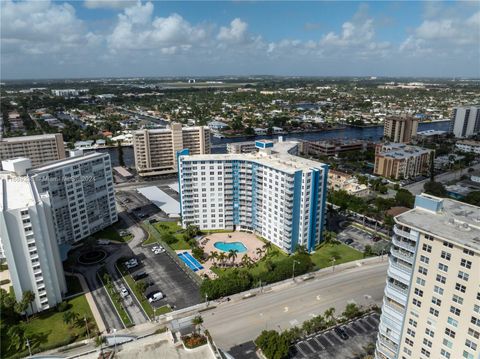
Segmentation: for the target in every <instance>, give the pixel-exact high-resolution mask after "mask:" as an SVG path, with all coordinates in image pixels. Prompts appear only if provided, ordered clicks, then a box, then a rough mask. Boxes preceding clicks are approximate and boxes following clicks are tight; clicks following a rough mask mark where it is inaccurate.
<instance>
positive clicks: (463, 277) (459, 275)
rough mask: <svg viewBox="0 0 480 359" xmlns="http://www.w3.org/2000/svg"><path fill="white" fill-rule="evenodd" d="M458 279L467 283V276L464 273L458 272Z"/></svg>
mask: <svg viewBox="0 0 480 359" xmlns="http://www.w3.org/2000/svg"><path fill="white" fill-rule="evenodd" d="M458 278H460V279H463V280H464V281H468V274H467V273H465V272H462V271H459V272H458Z"/></svg>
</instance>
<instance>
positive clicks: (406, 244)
mask: <svg viewBox="0 0 480 359" xmlns="http://www.w3.org/2000/svg"><path fill="white" fill-rule="evenodd" d="M392 243H393V244H394V245H396V246H397V247H400V248H403V249H405V250H407V251H410V252H415V245H414V244H412V241H409V240H401V239H400V238H399V237H397V236H393V237H392Z"/></svg>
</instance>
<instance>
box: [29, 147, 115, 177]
mask: <svg viewBox="0 0 480 359" xmlns="http://www.w3.org/2000/svg"><path fill="white" fill-rule="evenodd" d="M105 156H108V157H110V155H109V154H108V153H103V152H89V153H85V154H83V155H80V156H75V157H69V158H66V159H61V160H56V161H51V162H48V164H46V165H45V166H41V167H37V168H35V169H32V170H30V171H28V173H29V174H31V175H34V174H36V173H39V172H44V171H48V170H53V169H56V168H59V167H64V166H67V165H69V164H74V163H77V162H82V161H85V160H90V159H93V158H96V157H98V158H101V157H105Z"/></svg>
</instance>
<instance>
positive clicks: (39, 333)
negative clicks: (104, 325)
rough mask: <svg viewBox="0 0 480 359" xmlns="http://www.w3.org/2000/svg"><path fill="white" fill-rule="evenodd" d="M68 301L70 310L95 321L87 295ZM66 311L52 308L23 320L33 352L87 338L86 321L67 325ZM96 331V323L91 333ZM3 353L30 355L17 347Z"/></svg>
mask: <svg viewBox="0 0 480 359" xmlns="http://www.w3.org/2000/svg"><path fill="white" fill-rule="evenodd" d="M66 302H67V303H68V305H69V306H70V308H69V309H68V310H71V311H73V312H75V313H77V314H78V315H79V317H80V318H83V317H84V316H86V317H87V318H90V319H91V321H92V323H95V319H94V318H93V315H92V312H91V310H90V306H89V305H88V302H87V300H86V299H85V295H80V296H78V297H75V298H72V299H70V300H67V301H66ZM64 313H65V312H57V311H56V310H55V309H51V310H49V311H47V312H43V313H40V314H37V315H36V316H35V317H34V318H33V319H30V322H29V323H26V322H22V323H23V324H24V326H25V335H26V337H27V338H28V339H29V342H30V345H31V349H32V352H34V353H35V352H37V353H38V352H40V351H44V350H47V349H52V348H55V347H58V346H62V345H66V344H69V343H72V342H74V341H77V340H83V339H86V338H87V334H86V327H85V324H84V322H83V321H82V322H79V323H78V325H71V324H70V325H67V324H65V323H64V322H63V314H64ZM95 331H96V324H95V327H93V326H91V327H90V334H92V333H93V332H95ZM2 337H3V335H2ZM25 349H26V348H25ZM2 355H4V357H5V358H9V357H12V356H14V355H15V356H16V357H23V356H27V355H28V350H22V351H21V352H17V351H16V350H15V349H11V350H9V351H7V352H5V353H2Z"/></svg>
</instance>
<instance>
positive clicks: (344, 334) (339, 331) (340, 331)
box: [335, 327, 348, 340]
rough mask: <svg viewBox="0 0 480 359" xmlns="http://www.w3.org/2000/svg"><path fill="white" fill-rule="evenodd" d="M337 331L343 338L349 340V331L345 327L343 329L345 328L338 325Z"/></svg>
mask: <svg viewBox="0 0 480 359" xmlns="http://www.w3.org/2000/svg"><path fill="white" fill-rule="evenodd" d="M335 333H337V334H338V336H339V337H340V338H342V339H343V340H347V339H348V334H347V332H346V331H345V329H343V328H340V327H336V328H335Z"/></svg>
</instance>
